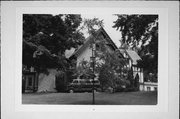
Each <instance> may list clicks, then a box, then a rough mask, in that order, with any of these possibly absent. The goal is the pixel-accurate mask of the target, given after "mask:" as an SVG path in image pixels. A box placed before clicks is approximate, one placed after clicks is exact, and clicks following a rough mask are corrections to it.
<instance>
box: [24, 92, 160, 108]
mask: <svg viewBox="0 0 180 119" xmlns="http://www.w3.org/2000/svg"><path fill="white" fill-rule="evenodd" d="M22 103H23V104H61V105H66V104H73V105H76V104H77V105H78V104H79V105H91V104H92V93H31V94H23V95H22ZM95 104H96V105H156V104H157V92H120V93H102V92H97V93H95Z"/></svg>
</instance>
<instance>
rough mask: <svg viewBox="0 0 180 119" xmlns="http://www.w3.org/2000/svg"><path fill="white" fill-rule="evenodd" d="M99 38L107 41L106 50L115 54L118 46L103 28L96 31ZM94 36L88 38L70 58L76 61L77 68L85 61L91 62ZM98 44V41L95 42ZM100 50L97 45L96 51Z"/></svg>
mask: <svg viewBox="0 0 180 119" xmlns="http://www.w3.org/2000/svg"><path fill="white" fill-rule="evenodd" d="M96 33H97V34H98V36H96V37H97V38H101V39H102V40H104V41H105V44H106V48H107V49H108V51H109V52H114V51H115V50H117V49H118V48H117V46H116V45H115V44H114V42H113V41H112V39H111V38H110V37H109V35H108V34H107V33H106V31H105V30H104V29H103V28H102V27H101V28H100V29H99V30H97V31H96ZM93 38H94V36H92V35H90V36H89V37H88V38H86V40H85V42H84V44H83V45H81V46H80V47H79V48H78V49H77V50H75V52H74V53H73V54H72V55H71V56H70V59H75V60H76V66H78V65H79V64H80V62H82V61H83V60H85V61H90V60H91V56H92V47H91V44H92V42H93ZM95 42H97V41H95ZM97 50H98V46H97V45H96V51H97Z"/></svg>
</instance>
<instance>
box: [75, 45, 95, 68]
mask: <svg viewBox="0 0 180 119" xmlns="http://www.w3.org/2000/svg"><path fill="white" fill-rule="evenodd" d="M91 55H92V49H91V48H90V47H89V46H88V47H86V48H85V49H84V50H83V51H82V52H81V53H80V54H79V56H78V57H77V66H79V63H80V62H81V61H83V60H85V61H90V57H91Z"/></svg>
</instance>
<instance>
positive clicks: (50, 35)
mask: <svg viewBox="0 0 180 119" xmlns="http://www.w3.org/2000/svg"><path fill="white" fill-rule="evenodd" d="M81 21H82V19H81V16H80V15H72V14H60V15H55V16H53V15H49V14H48V15H46V14H43V15H42V14H24V15H23V64H24V65H26V66H28V67H30V66H33V67H35V68H36V70H38V71H40V72H41V71H45V70H46V69H47V68H59V69H61V70H66V69H67V68H68V67H69V64H70V62H69V61H68V59H66V58H65V51H66V50H67V49H70V48H72V47H74V48H76V47H78V45H81V44H82V42H83V40H84V37H83V34H82V33H81V32H80V31H78V30H77V29H78V27H79V25H80V23H81Z"/></svg>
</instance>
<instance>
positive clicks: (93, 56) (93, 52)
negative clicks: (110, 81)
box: [91, 40, 96, 104]
mask: <svg viewBox="0 0 180 119" xmlns="http://www.w3.org/2000/svg"><path fill="white" fill-rule="evenodd" d="M95 50H96V44H95V42H94V40H93V43H92V57H91V59H92V71H93V87H92V93H93V101H92V104H95V95H94V78H95Z"/></svg>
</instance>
